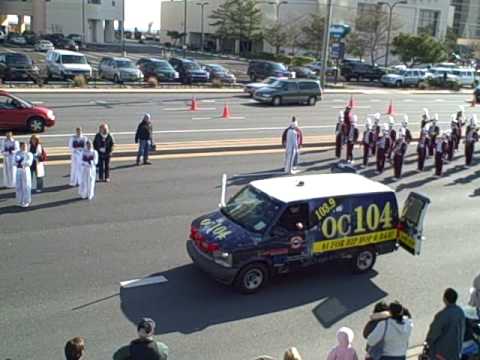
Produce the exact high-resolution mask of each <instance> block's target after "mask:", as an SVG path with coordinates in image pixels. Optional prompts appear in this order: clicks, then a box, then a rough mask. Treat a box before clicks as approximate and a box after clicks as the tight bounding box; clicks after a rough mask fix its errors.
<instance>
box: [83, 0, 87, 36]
mask: <svg viewBox="0 0 480 360" xmlns="http://www.w3.org/2000/svg"><path fill="white" fill-rule="evenodd" d="M82 35H83V43H84V44H86V43H87V34H86V33H85V0H82Z"/></svg>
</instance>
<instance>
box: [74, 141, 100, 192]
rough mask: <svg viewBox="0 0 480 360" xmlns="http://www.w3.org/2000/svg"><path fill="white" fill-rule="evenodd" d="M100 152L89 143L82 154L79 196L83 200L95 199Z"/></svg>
mask: <svg viewBox="0 0 480 360" xmlns="http://www.w3.org/2000/svg"><path fill="white" fill-rule="evenodd" d="M97 163H98V152H97V151H96V150H94V149H93V147H92V143H91V142H90V141H87V142H86V143H85V149H84V150H83V152H82V162H81V173H80V186H79V188H78V194H79V195H80V197H81V198H82V199H88V200H93V198H94V197H95V181H96V179H97Z"/></svg>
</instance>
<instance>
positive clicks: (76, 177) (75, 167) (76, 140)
mask: <svg viewBox="0 0 480 360" xmlns="http://www.w3.org/2000/svg"><path fill="white" fill-rule="evenodd" d="M87 141H88V138H87V137H86V136H84V135H81V136H76V135H73V136H72V137H70V140H69V141H68V147H69V148H70V151H71V153H72V157H71V163H70V185H71V186H77V185H79V184H80V173H81V170H82V152H83V149H84V147H85V143H86V142H87Z"/></svg>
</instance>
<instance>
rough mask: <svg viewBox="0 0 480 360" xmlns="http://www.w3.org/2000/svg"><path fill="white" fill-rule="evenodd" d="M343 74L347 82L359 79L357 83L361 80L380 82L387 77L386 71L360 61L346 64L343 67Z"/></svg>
mask: <svg viewBox="0 0 480 360" xmlns="http://www.w3.org/2000/svg"><path fill="white" fill-rule="evenodd" d="M341 72H342V76H343V77H344V78H345V80H346V81H350V80H351V79H357V81H360V80H361V79H367V80H370V81H373V80H380V78H381V77H382V76H383V75H385V71H383V70H382V69H381V68H379V67H378V66H373V65H369V64H365V63H363V62H359V61H355V62H354V61H351V62H344V63H343V64H342V67H341Z"/></svg>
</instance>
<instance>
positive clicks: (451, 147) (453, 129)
mask: <svg viewBox="0 0 480 360" xmlns="http://www.w3.org/2000/svg"><path fill="white" fill-rule="evenodd" d="M451 120H452V121H450V129H449V130H448V156H447V159H448V161H452V160H453V154H454V152H455V149H456V146H457V143H458V137H459V136H460V128H459V126H458V121H457V117H456V116H455V115H452V116H451Z"/></svg>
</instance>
